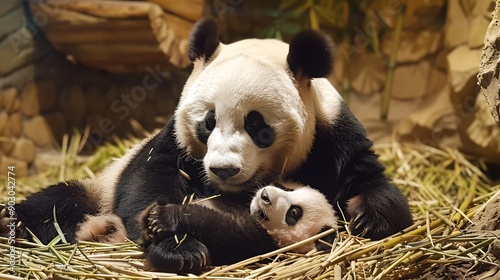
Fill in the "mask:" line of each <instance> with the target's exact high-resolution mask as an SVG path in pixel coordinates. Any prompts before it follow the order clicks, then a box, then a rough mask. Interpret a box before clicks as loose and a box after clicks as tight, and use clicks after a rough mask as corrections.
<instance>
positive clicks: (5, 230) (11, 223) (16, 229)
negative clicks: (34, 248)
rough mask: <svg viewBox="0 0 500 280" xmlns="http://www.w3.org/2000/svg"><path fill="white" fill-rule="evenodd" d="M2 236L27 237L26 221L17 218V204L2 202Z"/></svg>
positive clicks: (0, 217)
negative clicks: (10, 204) (9, 204)
mask: <svg viewBox="0 0 500 280" xmlns="http://www.w3.org/2000/svg"><path fill="white" fill-rule="evenodd" d="M0 236H1V237H8V238H27V237H28V231H27V230H26V226H25V225H24V223H23V222H22V221H20V220H18V218H17V214H16V210H15V206H7V205H4V204H0Z"/></svg>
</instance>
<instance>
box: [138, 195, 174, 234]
mask: <svg viewBox="0 0 500 280" xmlns="http://www.w3.org/2000/svg"><path fill="white" fill-rule="evenodd" d="M178 216H179V205H176V204H159V203H157V202H155V203H153V204H152V205H151V206H149V207H148V208H147V209H146V210H144V212H143V214H142V218H141V224H142V229H143V234H142V238H143V241H153V242H154V241H155V240H156V239H160V240H162V239H164V238H165V237H166V236H174V235H175V234H176V233H177V232H178V225H179V219H178Z"/></svg>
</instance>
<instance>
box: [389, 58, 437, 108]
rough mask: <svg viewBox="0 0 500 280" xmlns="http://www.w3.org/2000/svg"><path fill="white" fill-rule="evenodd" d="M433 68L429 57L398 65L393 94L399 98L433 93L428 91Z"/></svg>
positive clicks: (410, 97)
mask: <svg viewBox="0 0 500 280" xmlns="http://www.w3.org/2000/svg"><path fill="white" fill-rule="evenodd" d="M431 68H432V66H431V61H430V60H429V59H426V60H422V61H420V62H418V63H412V64H405V65H398V67H396V70H395V71H394V83H393V87H392V93H391V96H392V97H394V98H399V99H412V98H420V97H423V96H425V95H429V94H433V93H432V92H427V91H426V89H427V85H428V83H429V75H430V73H431V72H430V71H431ZM434 94H435V92H434Z"/></svg>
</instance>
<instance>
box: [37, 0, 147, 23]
mask: <svg viewBox="0 0 500 280" xmlns="http://www.w3.org/2000/svg"><path fill="white" fill-rule="evenodd" d="M60 2H61V1H60V0H48V1H47V3H46V4H43V3H41V4H40V3H33V4H34V5H37V6H41V5H45V7H48V8H49V9H54V10H56V11H57V10H58V9H64V10H71V11H75V12H79V13H82V14H86V15H91V16H97V17H102V18H107V19H110V18H112V19H125V18H143V17H146V16H147V15H148V13H149V10H150V9H152V8H153V7H155V6H156V5H152V4H151V3H147V2H139V1H108V0H99V1H89V0H73V1H67V2H64V3H60Z"/></svg>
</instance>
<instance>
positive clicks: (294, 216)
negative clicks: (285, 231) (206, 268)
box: [285, 205, 303, 226]
mask: <svg viewBox="0 0 500 280" xmlns="http://www.w3.org/2000/svg"><path fill="white" fill-rule="evenodd" d="M302 214H303V211H302V207H300V206H298V205H292V206H291V207H290V208H289V209H288V211H287V212H286V216H285V223H286V224H287V225H289V226H293V225H295V224H296V223H297V222H298V221H299V220H300V218H302Z"/></svg>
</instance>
